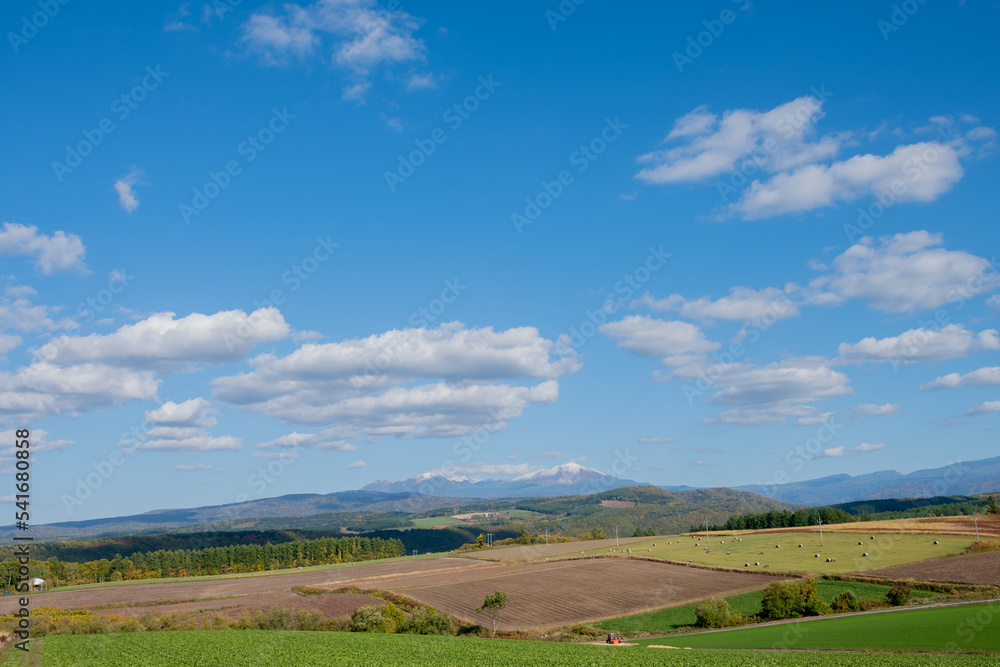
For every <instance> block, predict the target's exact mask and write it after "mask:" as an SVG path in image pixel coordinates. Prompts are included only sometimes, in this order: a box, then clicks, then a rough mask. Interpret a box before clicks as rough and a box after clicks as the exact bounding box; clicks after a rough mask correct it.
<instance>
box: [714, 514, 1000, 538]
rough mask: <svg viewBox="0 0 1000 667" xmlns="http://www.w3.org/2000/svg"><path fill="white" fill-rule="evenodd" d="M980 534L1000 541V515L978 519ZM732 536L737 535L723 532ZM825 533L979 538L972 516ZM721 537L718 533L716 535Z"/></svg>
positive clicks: (836, 527) (862, 524)
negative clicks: (910, 534)
mask: <svg viewBox="0 0 1000 667" xmlns="http://www.w3.org/2000/svg"><path fill="white" fill-rule="evenodd" d="M978 522H979V534H980V535H987V536H991V537H993V536H997V537H1000V514H987V515H984V516H981V517H978ZM721 532H723V533H731V532H733V531H721ZM740 532H742V533H746V534H750V533H797V532H806V533H815V532H819V528H817V527H816V526H801V527H796V528H771V529H768V530H754V531H740ZM823 532H824V533H917V534H928V535H930V534H938V535H973V536H974V535H975V534H976V524H975V522H974V521H973V519H972V517H971V516H934V517H924V518H920V519H893V520H891V521H858V522H854V523H833V524H827V525H824V526H823ZM713 534H718V533H713Z"/></svg>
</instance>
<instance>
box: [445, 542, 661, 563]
mask: <svg viewBox="0 0 1000 667" xmlns="http://www.w3.org/2000/svg"><path fill="white" fill-rule="evenodd" d="M649 539H650V538H648V537H623V538H621V540H620V542H621V544H623V545H625V546H628V545H630V544H633V543H635V542H643V541H648V540H649ZM614 546H615V538H613V537H612V538H611V539H610V540H608V539H604V540H586V541H584V542H559V543H552V544H529V545H525V546H520V547H502V548H499V549H484V550H482V551H470V552H466V553H463V554H460V555H461V556H464V557H467V558H483V559H486V560H531V559H544V558H547V557H548V558H551V557H553V556H566V555H573V554H575V555H580V552H581V551H586V550H588V549H590V550H593V549H608V548H610V547H614Z"/></svg>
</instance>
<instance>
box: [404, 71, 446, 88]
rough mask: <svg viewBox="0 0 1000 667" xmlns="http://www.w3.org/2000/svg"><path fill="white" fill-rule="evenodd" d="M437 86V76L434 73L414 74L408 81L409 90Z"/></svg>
mask: <svg viewBox="0 0 1000 667" xmlns="http://www.w3.org/2000/svg"><path fill="white" fill-rule="evenodd" d="M437 87H438V82H437V77H435V76H434V75H433V74H412V75H410V78H409V79H407V81H406V89H407V90H429V89H432V88H437Z"/></svg>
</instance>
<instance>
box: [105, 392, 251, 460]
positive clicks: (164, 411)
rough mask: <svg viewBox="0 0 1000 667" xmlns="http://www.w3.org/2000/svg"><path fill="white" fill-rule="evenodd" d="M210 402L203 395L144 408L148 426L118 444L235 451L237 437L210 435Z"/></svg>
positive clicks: (152, 448)
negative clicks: (156, 406)
mask: <svg viewBox="0 0 1000 667" xmlns="http://www.w3.org/2000/svg"><path fill="white" fill-rule="evenodd" d="M212 412H214V410H213V408H212V406H211V404H210V403H209V402H208V401H206V400H205V399H203V398H193V399H191V400H188V401H183V402H181V403H174V402H173V401H167V402H166V403H163V404H162V405H161V406H160V407H158V408H156V409H153V410H147V411H146V415H145V422H146V424H147V425H149V426H150V427H152V428H150V429H148V430H147V431H146V432H145V433H143V434H142V436H141V437H139V438H138V439H133V438H126V439H125V440H123V441H121V442H119V443H118V446H119V447H131V449H132V451H178V452H181V451H198V452H214V451H238V450H239V449H240V448H241V447H242V442H241V441H240V439H239V438H235V437H233V436H228V435H227V436H222V437H218V438H215V437H212V436H211V435H209V433H208V429H209V428H212V427H213V426H215V425H216V419H215V417H213V416H212V415H211V413H212Z"/></svg>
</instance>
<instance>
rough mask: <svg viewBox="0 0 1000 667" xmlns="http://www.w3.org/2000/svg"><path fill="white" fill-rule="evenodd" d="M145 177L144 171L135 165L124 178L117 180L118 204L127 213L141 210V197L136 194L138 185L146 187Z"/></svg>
mask: <svg viewBox="0 0 1000 667" xmlns="http://www.w3.org/2000/svg"><path fill="white" fill-rule="evenodd" d="M143 176H145V174H143V172H142V169H139V168H138V167H136V166H135V165H132V167H131V168H130V169H129V172H128V173H127V174H125V175H124V176H120V177H119V178H118V179H116V180H115V192H117V193H118V203H119V204H120V205H121V207H122V208H123V209H125V212H126V213H134V212H135V210H136V209H137V208H139V197H138V196H137V195H136V194H135V186H136V185H146V183H145V182H143V180H142V178H143Z"/></svg>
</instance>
